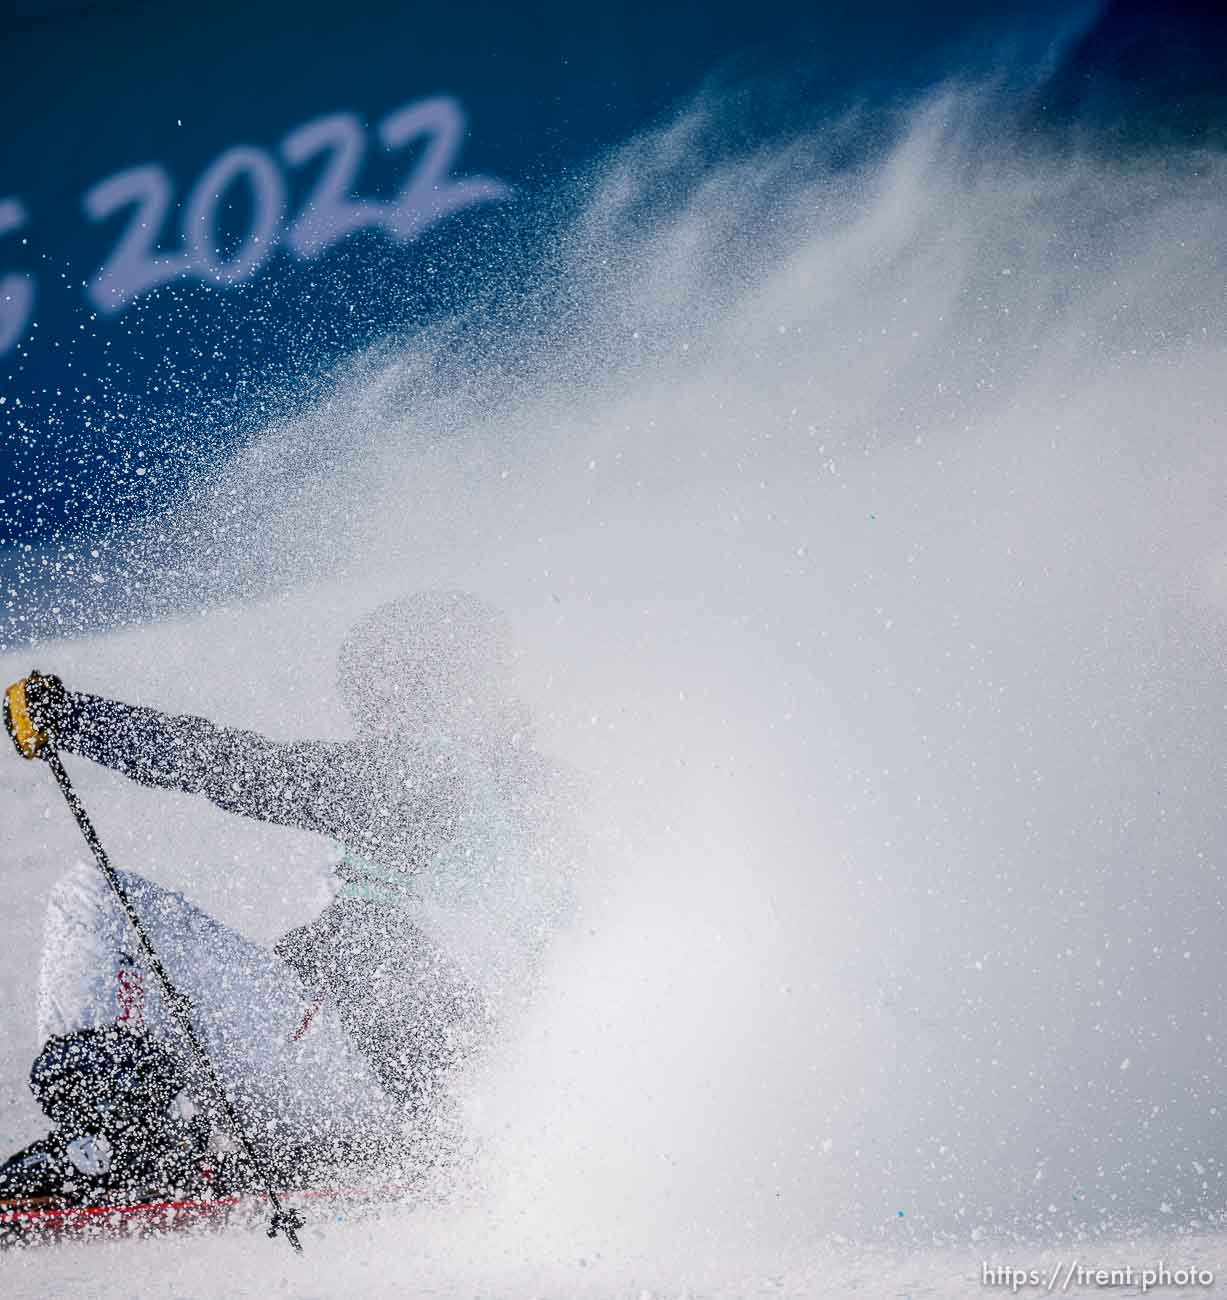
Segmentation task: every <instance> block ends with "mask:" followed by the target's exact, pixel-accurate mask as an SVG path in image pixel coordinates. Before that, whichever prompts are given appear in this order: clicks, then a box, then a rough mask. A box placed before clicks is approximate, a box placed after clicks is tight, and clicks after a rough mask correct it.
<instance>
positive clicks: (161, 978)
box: [40, 737, 305, 1254]
mask: <svg viewBox="0 0 1227 1300" xmlns="http://www.w3.org/2000/svg"><path fill="white" fill-rule="evenodd" d="M40 757H42V758H45V759H46V761H47V766H48V767H50V768H51V772H52V775H54V777H55V780H56V784H57V785H58V786H59V787H60V791H61V792H62V793H63V795H64V798H65V800H66V801H67V803H68V806H69V808H71V809H72V815H73V816H74V817H75V818H76V819H77V825H78V826H79V827H80V828H81V834H82V835H84V836H85V842H86V844H88V845H89V847H90V850H91V851H92V852H93V855H94V861H95V862H97V864H98V869H99V870H100V871H101V872H102V874H103V875H104V876H105V877H106V882H107V884H108V885H110V887H111V891H112V892H113V893H114V895H115V897H116V898H117V899H118V900H119V905H120V907H122V908H123V910H124V914H125V915H126V916H127V918H128V923H129V924H130V925H131V926H132V929H133V931H134V932H135V934H136V937H137V941H138V942H139V943H140V945H141V948H142V950H143V951H144V953H145V957H146V960H147V961H148V962H149V969H150V970H152V971H153V973H154V975H155V976H156V977H157V980H158V983H159V984H160V985H161V986H162V994H163V996H164V997H165V999H166V1005H167V1007H168V1009H169V1010H170V1014H171V1017H172V1019H173V1020H174V1022H175V1025H176V1026H177V1028H178V1029H179V1032H180V1033H181V1034H182V1035H183V1037H184V1038H185V1039H186V1040H187V1042H188V1045H189V1046H190V1047H191V1049H192V1052H193V1054H194V1055H195V1057H196V1061H197V1064H199V1066H200V1068H201V1069H202V1070H203V1071H204V1074H205V1077H206V1078H207V1079H208V1081H209V1087H210V1090H211V1091H212V1093H213V1096H214V1097H215V1099H216V1100H217V1101H218V1102H219V1103H220V1105H221V1108H222V1110H223V1112H224V1113H225V1116H226V1119H227V1121H228V1123H229V1125H230V1129H231V1132H233V1134H234V1136H235V1138H236V1139H237V1140H238V1143H239V1146H240V1147H241V1148H242V1150H243V1154H244V1155H245V1156H246V1157H247V1159H248V1160H249V1161H250V1162H251V1167H252V1168H253V1169H254V1170H255V1172H256V1177H257V1178H258V1179H259V1180H260V1182H261V1183H263V1184H264V1189H265V1191H266V1192H267V1194H268V1199H269V1204H270V1205H272V1207H273V1216H272V1218H271V1219H270V1220H269V1227H268V1235H269V1236H270V1237H275V1236H277V1234H278V1233H281V1234H282V1235H283V1236H284V1237H285V1239H286V1241H288V1242H289V1243H290V1245H291V1246H293V1247H294V1249H295V1250H296V1251H298V1252H299V1253H300V1254H301V1253H302V1245H301V1243H300V1242H299V1240H298V1229H299V1228H301V1227H303V1226H304V1222H305V1221H304V1219H303V1217H302V1215H300V1214H299V1213H298V1211H297V1210H295V1209H293V1208H292V1207H287V1206H283V1205H282V1204H281V1200H280V1198H279V1197H278V1196H277V1193H276V1191H275V1190H274V1188H273V1183H272V1179H271V1178H270V1177H269V1175H268V1172H267V1171H266V1170H265V1168H264V1165H263V1164H262V1163H261V1161H260V1159H259V1157H258V1156H257V1155H256V1152H255V1149H254V1148H253V1147H252V1145H251V1142H250V1141H249V1140H248V1137H247V1134H246V1132H245V1131H244V1129H243V1125H242V1123H241V1122H240V1121H239V1117H238V1113H237V1112H236V1111H235V1109H234V1105H233V1103H232V1102H231V1100H230V1098H229V1097H228V1096H227V1095H226V1090H225V1088H224V1087H223V1086H222V1081H221V1079H220V1078H219V1076H218V1073H217V1071H216V1069H215V1068H214V1066H213V1062H212V1061H211V1060H210V1059H209V1054H208V1052H207V1051H206V1050H205V1047H204V1044H203V1043H202V1042H201V1041H200V1039H199V1038H198V1037H197V1035H196V1031H195V1029H194V1028H193V1027H192V1004H191V1001H190V999H189V998H187V997H186V996H185V995H184V994H182V993H180V992H179V990H178V989H177V988H175V986H174V984H173V983H172V982H171V978H170V975H169V974H167V971H166V967H165V966H163V965H162V962H161V960H160V959H159V957H158V954H157V953H156V952H155V951H154V947H153V944H152V943H151V942H150V939H149V936H148V934H146V933H145V927H144V926H143V925H142V924H141V918H140V916H139V915H138V914H137V911H136V908H135V907H133V906H132V900H131V899H130V898H129V897H128V893H127V891H126V890H125V889H124V885H123V881H122V880H120V878H119V875H118V874H117V873H116V871H115V868H114V867H113V866H111V863H110V860H109V859H108V858H107V855H106V852H105V851H104V850H103V847H102V842H101V841H100V840H99V839H98V832H97V831H96V830H94V824H93V822H91V821H90V819H89V815H88V814H87V813H86V811H85V805H84V804H83V803H82V802H81V800H80V798H79V797H78V795H77V792H76V790H74V789H73V785H72V782H71V781H70V780H69V779H68V773H67V772H66V771H65V770H64V764H63V763H62V762H61V760H60V755H59V752H58V751H57V750H56V748H55V745H54V742H53V739H52V738H50V737H49V738H48V740H47V743H46V744H45V745H44V746H43V748H42V750H41V751H40Z"/></svg>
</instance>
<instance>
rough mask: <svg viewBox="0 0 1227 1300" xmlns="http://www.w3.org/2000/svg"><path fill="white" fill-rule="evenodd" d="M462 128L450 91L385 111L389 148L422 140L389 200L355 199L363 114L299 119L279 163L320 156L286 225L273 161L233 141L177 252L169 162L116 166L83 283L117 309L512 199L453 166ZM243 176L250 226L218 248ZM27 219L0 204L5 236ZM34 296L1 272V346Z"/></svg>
mask: <svg viewBox="0 0 1227 1300" xmlns="http://www.w3.org/2000/svg"><path fill="white" fill-rule="evenodd" d="M464 127H465V116H464V110H463V109H462V108H461V107H460V105H459V104H458V103H457V102H456V100H454V99H452V98H451V97H450V96H446V95H440V96H435V97H432V98H429V99H421V100H417V101H415V102H413V103H411V104H407V105H406V106H405V107H403V108H399V109H397V110H396V111H395V112H392V113H389V114H388V116H387V117H385V118H383V119H382V120H381V121H380V122H379V124H378V126H377V127H376V131H377V132H378V137H379V141H380V143H381V144H382V145H383V147H384V148H385V149H389V150H398V149H404V148H406V147H407V146H409V145H411V144H414V143H415V142H417V141H419V140H422V141H424V142H425V144H424V148H423V149H422V151H421V153H420V156H419V155H417V154H415V158H416V162H415V163H414V165H413V166H412V168H411V169H410V171H409V174H408V175H407V176H406V178H405V180H404V182H403V184H402V185H401V188H400V191H399V193H398V194H397V195H396V196H395V197H394V198H392V199H390V200H386V201H385V200H374V199H361V198H355V197H354V194H353V192H354V188H355V183H356V181H357V176H358V171H359V169H360V167H361V165H362V160H363V157H364V155H365V153H366V148H367V144H368V135H367V132H366V129H365V128H364V126H363V123H362V121H361V119H360V118H359V117H358V116H357V115H356V114H354V113H331V114H329V115H327V116H325V117H319V118H315V119H314V120H313V121H310V122H307V123H306V124H305V125H303V126H300V127H297V128H296V129H295V130H293V131H291V132H290V134H289V135H287V136H286V138H285V139H284V140H283V141H282V142H281V148H280V154H281V162H282V163H283V164H284V165H286V166H288V167H299V166H302V165H303V164H304V163H307V162H310V161H311V160H312V159H314V158H317V157H320V156H321V155H323V156H324V158H325V163H324V166H323V169H322V170H321V172H320V175H319V178H318V179H317V181H316V182H315V185H314V188H313V190H312V192H311V193H310V194H309V195H308V197H307V199H306V201H305V202H304V203H303V205H302V208H301V210H300V211H299V212H298V213H297V214H296V215H295V216H294V219H293V220H292V221H291V222H290V223H289V225H288V226H286V225H285V216H286V186H285V181H284V180H283V178H282V173H281V168H280V166H279V164H278V162H277V161H276V160H275V159H274V158H273V157H272V156H271V155H270V154H268V153H267V152H265V151H264V150H263V149H258V148H255V147H253V146H250V145H237V146H235V147H234V148H231V149H227V150H226V151H225V152H224V153H223V154H221V155H220V156H219V157H218V158H216V159H214V161H213V162H212V163H210V164H209V166H208V167H207V168H206V169H205V171H204V173H203V174H202V175H201V177H200V179H199V180H198V181H197V182H196V184H195V186H194V187H193V189H192V191H191V193H190V194H189V195H188V197H187V201H186V203H185V204H184V206H183V217H182V224H181V234H182V243H181V246H180V248H179V249H178V250H175V251H168V250H166V249H163V248H161V247H159V239H160V237H161V235H162V233H163V227H164V224H165V222H166V218H167V214H168V213H169V211H170V208H171V205H172V202H173V199H174V186H173V183H172V181H171V178H170V176H169V174H168V173H167V171H166V169H165V168H164V167H161V166H159V165H158V164H156V163H151V164H148V165H145V166H142V167H133V168H130V169H128V170H127V171H122V172H119V173H118V174H117V175H115V176H111V177H109V178H108V179H107V180H104V181H102V182H100V183H99V184H98V185H95V186H94V187H93V188H92V189H90V190H89V191H88V192H87V193H86V195H85V198H84V206H85V211H86V214H87V215H88V216H89V217H90V218H91V219H92V220H94V221H103V220H105V219H106V218H108V217H110V216H112V215H114V214H115V213H116V212H120V211H122V210H123V209H125V208H128V207H131V208H132V214H131V216H130V217H129V219H128V222H127V225H126V226H125V228H124V230H123V233H122V234H121V236H120V238H119V242H118V243H117V244H116V245H115V248H114V250H113V251H112V253H111V254H110V256H109V257H108V258H107V259H106V261H105V262H104V263H103V265H102V266H101V268H100V269H99V270H98V272H97V274H96V275H95V276H94V278H93V279H92V280H91V281H90V282H89V284H88V285H87V286H86V295H87V297H88V298H89V301H90V303H91V304H92V305H93V306H94V307H95V308H96V309H97V310H98V311H99V312H101V313H103V314H105V315H114V314H115V313H117V312H121V311H123V310H124V308H125V307H128V306H130V305H131V304H132V303H133V302H135V301H136V299H137V298H139V297H140V296H141V295H142V294H146V293H149V292H150V291H151V290H153V289H156V288H158V287H159V286H161V285H164V284H167V283H169V282H170V281H172V280H177V279H181V278H185V277H193V276H194V277H196V278H198V279H201V280H205V281H207V282H209V283H211V284H216V285H223V286H225V285H234V284H239V283H241V282H243V281H244V280H249V279H250V278H251V277H252V276H254V275H255V274H256V273H257V272H258V271H259V270H260V268H261V267H262V266H263V265H264V264H265V262H266V261H267V260H268V258H269V257H270V256H271V254H272V253H273V251H274V250H275V249H276V248H277V247H278V246H279V245H284V246H285V247H286V248H288V249H289V250H290V252H292V253H293V254H294V255H295V256H297V257H300V258H314V257H318V256H320V254H322V253H323V252H325V251H326V250H327V249H329V248H331V247H332V246H333V245H334V244H336V243H338V242H339V241H340V240H342V239H344V238H345V237H346V236H347V235H349V234H352V233H353V232H354V231H355V230H360V229H362V228H364V227H371V226H374V227H379V228H382V229H384V230H386V231H388V232H389V233H391V234H392V235H393V236H394V237H395V238H396V239H399V240H402V241H408V240H411V239H414V238H416V237H417V236H418V235H420V234H421V233H422V232H423V231H424V230H426V229H427V228H428V227H429V226H432V225H434V224H435V223H436V222H438V221H441V220H442V219H443V218H444V217H446V216H449V215H451V214H452V213H455V212H459V211H461V210H462V209H464V208H470V207H474V206H476V205H478V204H483V203H495V202H498V201H499V200H500V199H504V198H506V197H507V196H508V195H509V194H510V189H509V187H508V186H507V185H505V184H504V183H503V182H502V181H500V180H496V179H494V178H492V177H488V176H453V175H452V173H451V168H452V165H453V163H454V162H455V161H456V158H457V155H458V154H459V152H460V146H461V143H462V140H463V136H464ZM241 181H245V182H246V183H247V185H248V186H249V187H250V191H251V196H252V210H251V220H250V225H249V228H248V230H247V231H246V233H245V235H244V237H243V241H242V243H241V244H240V245H239V247H237V248H236V249H234V250H233V251H232V252H231V253H230V254H229V256H228V257H225V258H222V257H221V256H220V255H219V254H218V252H217V251H216V243H217V239H216V235H217V209H218V205H219V204H220V203H221V201H222V200H223V198H224V197H225V195H226V194H227V192H228V191H229V190H230V188H231V187H232V186H234V185H236V184H238V183H239V182H241ZM26 219H27V214H26V211H25V209H24V208H23V207H22V206H21V204H19V203H18V202H17V201H16V200H6V201H4V202H0V235H3V234H6V233H10V232H12V231H14V230H17V229H18V228H20V227H22V226H24V225H25V224H26ZM34 296H35V286H34V281H33V278H32V277H30V276H24V275H10V276H6V277H2V278H0V355H3V353H5V352H6V351H8V350H9V349H10V348H11V347H13V346H15V345H16V343H17V342H18V340H19V339H20V337H21V336H22V335H23V334H24V333H25V329H26V327H27V325H28V324H29V321H30V318H31V317H32V315H33V307H34Z"/></svg>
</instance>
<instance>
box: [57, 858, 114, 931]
mask: <svg viewBox="0 0 1227 1300" xmlns="http://www.w3.org/2000/svg"><path fill="white" fill-rule="evenodd" d="M109 902H110V896H109V893H108V890H107V886H106V881H105V880H103V878H102V875H101V873H100V872H99V871H98V869H97V868H96V867H90V866H87V865H86V864H85V863H83V862H78V863H77V864H76V866H74V867H72V868H71V870H69V871H66V872H65V873H64V874H63V875H62V876H61V877H60V878H59V880H57V881H56V882H55V884H54V885H52V887H51V893H50V894H49V895H48V897H47V919H48V921H49V922H52V921H55V920H58V921H60V922H63V923H67V924H69V925H72V924H74V923H78V924H88V922H89V921H90V920H91V919H92V918H96V917H97V916H98V915H99V914H100V913H102V912H105V911H106V910H107V907H108V904H109Z"/></svg>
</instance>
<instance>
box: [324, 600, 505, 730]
mask: <svg viewBox="0 0 1227 1300" xmlns="http://www.w3.org/2000/svg"><path fill="white" fill-rule="evenodd" d="M514 676H515V673H514V653H513V649H512V643H511V634H510V629H509V627H508V625H507V620H506V619H505V618H504V617H503V615H502V614H501V613H500V612H499V611H498V610H497V609H495V608H494V607H493V606H492V605H488V604H487V603H486V602H485V601H483V600H480V599H479V598H478V597H476V596H473V595H471V594H469V593H468V592H464V591H419V592H415V593H414V594H413V595H411V596H406V597H404V598H402V599H400V600H393V601H389V602H388V603H387V604H386V605H381V606H379V608H378V609H376V610H375V611H374V612H373V613H371V614H369V615H368V616H367V617H366V618H365V619H363V621H362V622H361V623H359V624H358V625H357V626H356V627H355V628H354V629H353V630H352V631H351V632H350V633H349V635H348V636H347V637H346V638H345V641H344V643H343V644H342V646H341V652H340V655H339V657H338V661H337V683H338V686H339V688H340V692H341V697H342V699H343V700H344V701H345V702H346V704H347V705H348V707H349V709H350V711H351V713H352V714H353V715H354V719H355V721H357V723H358V724H359V726H360V727H362V728H363V729H364V730H365V731H367V732H374V733H376V734H395V733H409V734H419V733H424V734H432V733H434V734H438V733H442V734H444V735H449V736H452V737H454V738H457V739H464V740H468V741H484V742H493V743H500V744H501V743H506V742H509V741H512V740H514V738H515V737H516V736H517V735H518V734H519V733H521V732H522V731H523V729H524V718H523V712H522V709H521V706H520V703H519V700H518V698H517V695H516V691H515V682H514Z"/></svg>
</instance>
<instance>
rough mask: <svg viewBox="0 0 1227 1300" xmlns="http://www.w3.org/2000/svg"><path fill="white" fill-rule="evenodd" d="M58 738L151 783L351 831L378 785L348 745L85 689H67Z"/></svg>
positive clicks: (334, 832)
mask: <svg viewBox="0 0 1227 1300" xmlns="http://www.w3.org/2000/svg"><path fill="white" fill-rule="evenodd" d="M56 742H57V744H59V745H60V747H61V748H63V749H66V750H68V751H69V752H71V753H74V754H79V755H81V757H82V758H88V759H92V760H93V761H94V762H95V763H101V764H102V765H103V766H105V767H109V768H113V769H114V770H115V771H116V772H121V773H122V774H123V775H124V776H127V777H130V778H131V779H132V780H133V781H138V782H140V783H141V784H142V785H149V786H161V787H163V788H164V789H168V790H183V791H185V792H187V793H188V794H201V795H204V797H205V798H206V799H210V800H212V801H213V802H214V803H215V804H217V805H218V807H220V808H224V809H225V810H226V811H227V812H233V813H241V814H242V815H243V816H245V817H254V818H256V819H258V820H259V821H266V822H275V823H277V824H278V825H281V826H295V827H298V828H300V829H302V830H310V831H318V832H320V833H321V834H324V835H331V836H334V837H335V838H337V839H342V840H344V839H346V838H348V837H349V835H350V833H351V832H352V831H353V830H354V828H355V826H356V825H358V824H361V823H362V822H363V821H364V820H365V818H364V816H363V812H364V809H365V804H366V802H367V800H368V799H369V791H367V790H366V789H365V785H366V782H365V781H364V780H363V779H362V773H361V770H360V766H359V764H358V763H357V762H356V761H355V758H356V756H355V754H354V751H353V750H352V748H351V747H350V746H348V745H344V744H335V743H328V742H324V741H300V742H295V743H289V744H285V743H281V742H279V741H275V740H269V739H268V738H267V737H266V736H261V735H259V734H257V733H256V732H254V731H241V730H238V729H235V728H230V727H219V726H216V725H215V724H213V723H212V722H209V721H208V720H207V719H205V718H194V717H187V716H174V715H170V714H165V713H159V712H158V711H157V710H156V709H147V708H142V707H140V706H137V705H133V704H121V703H120V702H119V701H117V700H106V699H102V698H101V697H100V696H97V695H84V694H79V693H76V692H69V693H68V709H67V716H66V717H65V718H64V719H62V720H61V722H60V724H59V725H58V727H57V730H56Z"/></svg>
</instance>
